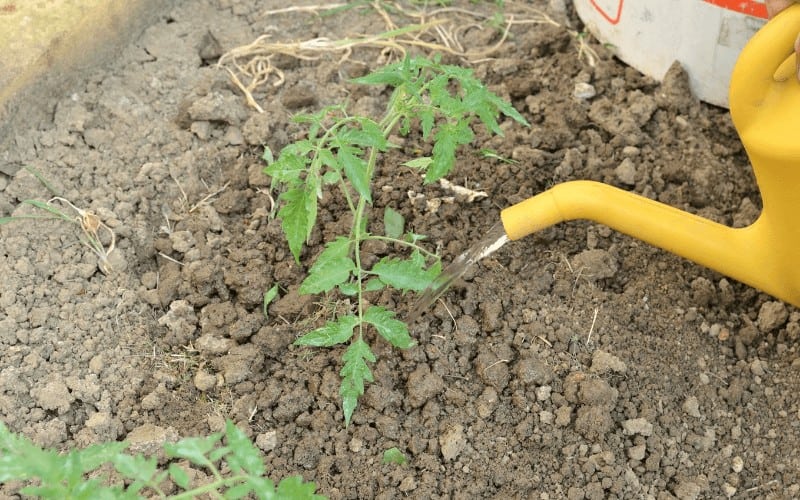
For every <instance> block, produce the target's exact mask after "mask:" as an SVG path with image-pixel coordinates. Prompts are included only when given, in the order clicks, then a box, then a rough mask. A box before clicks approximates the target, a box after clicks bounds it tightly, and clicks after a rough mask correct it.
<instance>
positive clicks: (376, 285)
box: [364, 278, 386, 292]
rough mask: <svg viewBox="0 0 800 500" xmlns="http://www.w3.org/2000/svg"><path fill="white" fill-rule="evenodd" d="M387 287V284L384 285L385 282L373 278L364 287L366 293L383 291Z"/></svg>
mask: <svg viewBox="0 0 800 500" xmlns="http://www.w3.org/2000/svg"><path fill="white" fill-rule="evenodd" d="M385 286H386V283H384V282H383V281H381V280H379V279H378V278H372V279H370V280H368V281H367V283H366V284H365V285H364V291H365V292H377V291H378V290H383V288H384V287H385Z"/></svg>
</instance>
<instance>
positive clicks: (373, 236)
mask: <svg viewBox="0 0 800 500" xmlns="http://www.w3.org/2000/svg"><path fill="white" fill-rule="evenodd" d="M364 239H365V240H380V241H386V242H388V243H397V244H398V245H403V246H406V247H409V248H413V249H414V250H419V251H420V252H422V253H423V254H425V256H426V257H429V258H431V259H436V260H438V259H439V257H438V256H437V255H436V254H435V253H433V252H430V251H428V250H425V249H424V248H422V247H421V246H419V245H417V244H415V243H410V242H408V241H403V240H398V239H397V238H389V237H388V236H378V235H376V234H371V235H369V236H368V237H366V238H364Z"/></svg>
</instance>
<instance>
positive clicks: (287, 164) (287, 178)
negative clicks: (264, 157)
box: [264, 151, 308, 186]
mask: <svg viewBox="0 0 800 500" xmlns="http://www.w3.org/2000/svg"><path fill="white" fill-rule="evenodd" d="M307 169H308V157H307V156H305V155H299V154H296V153H294V152H291V151H290V152H281V155H280V157H279V158H278V160H277V161H275V162H272V163H270V164H269V165H268V166H267V167H266V168H264V173H265V174H267V175H269V176H270V177H272V179H273V180H275V181H278V182H283V183H288V184H289V185H290V186H295V185H297V184H298V183H300V182H301V176H302V175H303V173H304V172H305V171H306V170H307Z"/></svg>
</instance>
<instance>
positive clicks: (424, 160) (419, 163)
mask: <svg viewBox="0 0 800 500" xmlns="http://www.w3.org/2000/svg"><path fill="white" fill-rule="evenodd" d="M431 163H433V158H431V157H430V156H420V157H419V158H414V159H413V160H408V161H407V162H403V163H401V165H405V166H406V167H411V168H418V169H420V170H425V169H426V168H428V167H430V166H431Z"/></svg>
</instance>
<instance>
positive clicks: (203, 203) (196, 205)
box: [189, 181, 231, 213]
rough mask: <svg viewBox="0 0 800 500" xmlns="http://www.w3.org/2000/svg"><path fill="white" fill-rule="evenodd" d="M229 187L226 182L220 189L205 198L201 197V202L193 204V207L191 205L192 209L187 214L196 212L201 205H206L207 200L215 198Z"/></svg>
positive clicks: (228, 183) (229, 183)
mask: <svg viewBox="0 0 800 500" xmlns="http://www.w3.org/2000/svg"><path fill="white" fill-rule="evenodd" d="M230 185H231V182H230V181H228V182H226V183H225V184H224V185H223V186H222V187H221V188H219V189H217V190H216V191H214V192H213V193H209V194H207V195H206V196H205V197H203V199H202V200H200V201H198V202H197V203H195V204H194V205H192V208H190V209H189V213H192V212H194V211H195V210H197V209H198V208H200V207H201V206H203V205H207V204H208V200H210V199H211V198H213V197H215V196H217V195H218V194H220V193H222V192H223V191H225V190H226V189H228V186H230Z"/></svg>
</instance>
